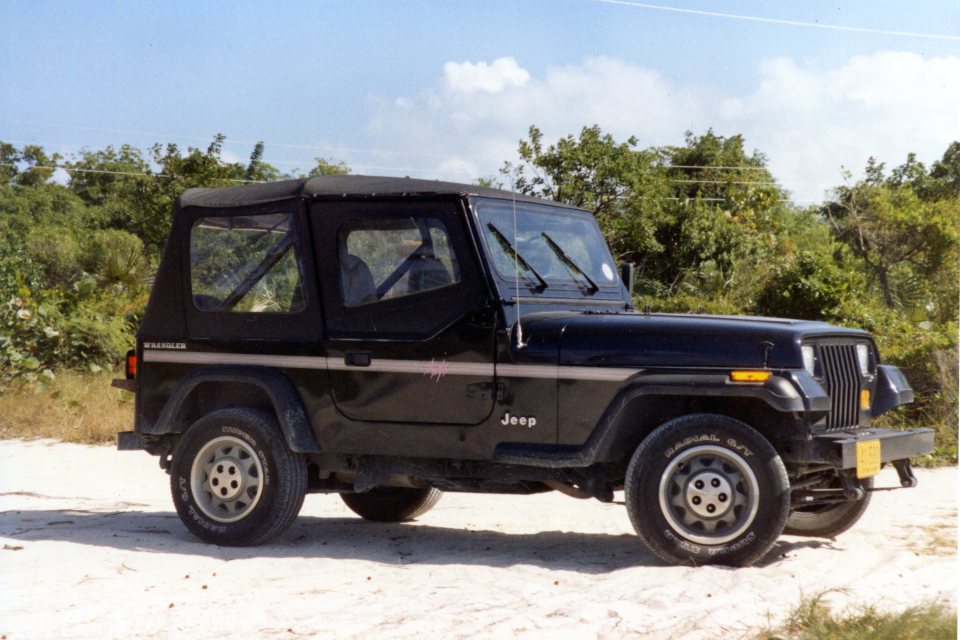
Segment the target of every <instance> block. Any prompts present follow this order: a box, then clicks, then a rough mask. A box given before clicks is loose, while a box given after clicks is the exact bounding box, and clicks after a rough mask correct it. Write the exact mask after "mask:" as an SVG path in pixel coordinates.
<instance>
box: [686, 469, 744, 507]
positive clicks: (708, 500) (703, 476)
mask: <svg viewBox="0 0 960 640" xmlns="http://www.w3.org/2000/svg"><path fill="white" fill-rule="evenodd" d="M733 492H734V487H733V485H732V484H731V483H730V480H729V478H727V476H725V475H722V474H719V473H714V472H713V471H703V472H701V473H698V474H696V475H695V476H694V477H693V478H691V479H690V481H689V482H687V486H686V490H685V491H684V497H685V499H686V502H687V507H688V508H689V509H690V510H691V511H693V512H694V513H695V514H696V515H697V516H699V517H701V518H721V517H723V516H724V515H725V514H726V513H727V512H728V511H729V510H730V509H731V508H732V507H733V504H734V501H733Z"/></svg>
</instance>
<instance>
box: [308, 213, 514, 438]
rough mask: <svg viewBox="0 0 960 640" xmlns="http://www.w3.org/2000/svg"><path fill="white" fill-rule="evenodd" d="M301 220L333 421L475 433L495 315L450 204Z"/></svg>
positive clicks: (486, 409)
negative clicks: (314, 274)
mask: <svg viewBox="0 0 960 640" xmlns="http://www.w3.org/2000/svg"><path fill="white" fill-rule="evenodd" d="M310 217H311V226H312V230H313V238H314V243H315V248H316V255H317V259H318V263H319V264H322V265H325V266H324V269H322V271H323V273H322V275H321V281H320V286H321V292H322V297H323V307H324V319H325V322H326V333H325V338H324V345H325V348H326V352H327V356H328V367H329V375H330V383H331V392H332V395H333V401H334V403H335V404H336V406H337V409H338V410H339V411H340V412H341V413H342V414H343V415H345V416H346V417H348V418H350V419H353V420H359V421H376V422H403V423H433V424H451V425H453V424H461V425H462V424H479V423H480V422H482V421H483V420H484V419H485V418H486V417H487V416H488V415H489V414H490V412H491V411H492V410H493V403H494V394H493V392H492V390H493V388H494V385H493V382H494V366H493V353H494V326H495V324H494V321H495V314H494V307H493V306H492V305H490V304H489V303H488V301H487V300H486V296H485V295H483V293H482V292H483V291H484V290H485V289H484V287H483V285H482V281H481V280H480V277H479V276H480V274H479V272H478V269H477V266H476V264H475V258H474V255H473V253H472V252H471V251H470V244H469V242H468V235H467V229H466V226H465V223H464V220H463V214H462V209H461V206H460V204H459V202H458V201H456V200H452V199H427V200H413V199H396V200H380V201H371V200H363V201H335V202H323V201H320V202H316V203H314V204H313V206H312V208H311V212H310Z"/></svg>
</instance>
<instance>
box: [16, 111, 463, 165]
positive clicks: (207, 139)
mask: <svg viewBox="0 0 960 640" xmlns="http://www.w3.org/2000/svg"><path fill="white" fill-rule="evenodd" d="M9 122H13V123H16V124H26V125H31V126H39V127H56V128H60V129H76V130H82V131H96V132H99V133H122V134H125V135H140V136H152V137H156V138H177V139H180V140H195V141H198V142H200V141H202V142H206V143H210V142H212V140H213V136H208V137H203V136H194V135H183V134H176V133H158V132H156V131H137V130H132V129H106V128H102V127H87V126H80V125H72V124H58V123H52V122H35V121H31V120H16V119H12V120H9ZM223 142H224V144H246V145H253V144H257V143H259V142H262V143H263V144H264V146H270V147H284V148H289V149H313V150H315V151H333V152H347V153H371V154H388V155H399V156H421V157H425V158H445V157H446V156H445V155H444V154H442V153H423V152H420V151H392V150H389V149H359V148H353V147H335V146H331V145H314V144H291V143H287V142H268V141H264V140H241V139H238V138H228V137H225V138H224V140H223ZM30 144H34V143H30Z"/></svg>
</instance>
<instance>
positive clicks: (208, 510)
mask: <svg viewBox="0 0 960 640" xmlns="http://www.w3.org/2000/svg"><path fill="white" fill-rule="evenodd" d="M170 488H171V491H172V493H173V502H174V505H175V506H176V508H177V514H178V515H179V516H180V520H181V521H182V522H183V524H184V525H185V526H186V527H187V529H189V530H190V531H191V532H192V533H193V534H194V535H196V536H197V537H198V538H200V539H202V540H204V541H206V542H212V543H214V544H220V545H225V546H248V545H257V544H262V543H264V542H266V541H268V540H270V539H271V538H274V537H275V536H277V535H279V534H280V533H282V532H283V531H284V530H286V529H287V527H289V526H290V525H291V524H292V523H293V521H294V520H295V519H296V517H297V514H298V513H299V512H300V507H301V506H302V505H303V498H304V495H305V494H306V490H307V467H306V462H305V461H304V459H303V456H300V455H298V454H296V453H294V452H292V451H291V450H290V449H289V448H288V447H287V443H286V441H285V440H284V438H283V435H282V434H281V433H280V426H279V425H278V424H277V421H276V420H275V419H274V417H273V416H272V415H270V414H267V413H265V412H262V411H257V410H253V409H241V408H235V409H222V410H219V411H214V412H212V413H210V414H207V415H206V416H204V417H203V418H201V419H200V420H198V421H197V422H195V423H194V424H193V426H191V427H190V428H189V429H188V430H187V431H186V433H184V434H183V436H182V437H181V438H180V441H179V442H178V443H177V447H176V449H175V450H174V452H173V460H172V463H171V467H170Z"/></svg>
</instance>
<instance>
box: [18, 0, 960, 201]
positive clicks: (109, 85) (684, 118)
mask: <svg viewBox="0 0 960 640" xmlns="http://www.w3.org/2000/svg"><path fill="white" fill-rule="evenodd" d="M838 4H839V5H840V6H837V5H838ZM656 7H660V8H656ZM665 7H666V8H677V9H689V10H692V11H698V12H713V13H723V14H731V15H739V16H745V17H752V18H759V19H763V20H781V21H782V20H786V21H797V22H802V23H810V24H820V25H835V26H847V27H856V28H860V29H866V30H873V31H876V32H861V31H849V30H835V29H824V28H817V27H813V26H797V25H787V24H780V23H775V22H766V21H757V20H745V19H737V18H733V17H721V16H715V15H705V14H704V13H680V12H676V11H669V10H666V9H665ZM890 31H897V32H913V33H920V34H928V35H931V36H947V37H946V38H932V37H916V36H907V35H896V34H891V33H880V32H890ZM531 124H536V125H538V126H540V127H541V129H543V131H544V133H545V134H546V135H547V137H548V139H551V140H552V139H555V138H556V137H559V136H562V135H565V134H567V133H576V132H578V131H579V130H580V128H581V127H583V126H587V125H592V124H599V125H600V126H601V127H602V128H603V129H604V130H607V131H610V132H611V133H613V134H614V135H615V136H617V137H618V138H620V139H623V138H626V137H628V136H630V135H636V136H637V137H638V138H639V140H640V144H641V145H642V146H649V145H661V144H679V143H681V142H682V140H683V135H684V132H685V131H686V130H688V129H690V130H693V131H694V132H695V133H701V132H703V131H705V130H706V129H707V128H708V127H713V129H714V130H715V131H716V132H717V133H720V134H724V135H731V134H735V133H742V134H744V136H745V138H746V142H747V145H748V147H749V148H750V149H758V150H760V151H761V152H763V153H765V154H766V155H767V156H768V157H769V160H770V165H771V168H772V169H773V171H774V173H775V175H776V176H777V177H778V178H779V179H780V180H781V181H782V182H783V183H784V184H785V186H787V187H788V188H789V189H791V191H792V192H793V193H794V195H795V196H796V198H797V200H799V201H801V202H811V201H816V200H818V199H820V198H821V197H822V196H823V192H824V190H825V189H827V188H828V187H829V186H831V185H835V184H838V183H839V182H840V181H841V180H842V175H841V170H842V168H843V167H846V168H849V169H851V170H853V171H854V172H855V173H856V172H858V171H859V170H860V169H861V168H862V167H863V165H864V163H865V161H866V159H867V157H868V156H869V155H877V156H878V157H879V158H880V159H881V160H884V161H887V162H888V164H896V163H899V162H901V161H902V160H903V158H904V156H905V154H906V153H907V152H908V151H916V152H917V153H918V154H919V156H920V158H921V160H924V161H927V162H930V161H932V160H935V159H936V158H938V157H939V155H940V154H942V152H943V150H944V149H945V148H946V146H947V144H949V142H950V141H951V140H954V139H958V138H960V2H956V1H955V0H951V1H939V2H937V1H932V0H931V1H926V2H911V3H893V2H884V3H878V2H875V1H873V2H866V1H863V2H839V3H838V2H826V1H823V0H808V1H805V2H778V3H771V2H756V1H747V0H741V1H735V0H715V1H710V0H699V1H693V0H669V1H668V0H662V1H661V2H658V3H632V2H622V3H617V2H609V1H602V0H528V1H524V2H519V1H518V2H505V1H491V0H486V1H483V2H472V1H468V0H464V1H459V2H452V1H448V2H439V1H438V2H425V1H424V2H413V1H411V2H402V1H393V2H390V1H387V0H381V1H367V0H353V1H348V0H328V1H323V2H285V3H262V2H173V1H168V2H131V3H127V2H106V1H100V2H84V3H81V2H32V1H31V2H27V1H20V0H4V1H3V2H2V3H0V140H5V141H11V142H14V143H17V144H23V143H28V142H29V143H37V144H42V145H43V146H45V147H46V148H48V149H49V150H52V151H59V152H61V153H64V154H69V153H76V152H77V151H79V150H80V149H81V148H83V147H87V148H92V149H96V148H101V147H104V146H106V145H108V144H114V145H116V144H122V143H130V144H133V145H135V146H139V147H142V148H146V147H148V146H149V145H151V144H152V143H154V142H177V143H179V144H181V145H184V146H186V145H191V144H192V145H196V146H202V147H205V146H206V144H207V142H208V141H209V140H210V138H211V137H212V136H213V135H214V134H215V133H217V132H222V133H224V134H225V135H226V136H227V144H226V145H225V147H224V149H225V153H226V155H227V157H229V158H231V159H245V158H246V157H247V156H248V155H249V153H250V150H251V148H252V142H253V141H255V140H264V141H265V142H266V143H267V148H266V156H265V159H266V160H267V161H269V162H273V163H274V164H276V166H278V167H279V168H280V169H283V170H291V169H293V168H295V167H299V168H301V169H306V168H308V167H310V166H311V165H312V164H313V158H314V157H316V156H324V157H327V158H334V159H340V160H344V161H346V162H347V163H348V164H350V165H351V166H352V167H354V170H355V171H356V172H358V173H372V174H391V175H413V176H416V177H436V178H442V179H450V180H460V181H470V180H473V179H475V178H477V177H479V176H490V175H493V174H494V173H495V172H496V170H497V168H499V166H500V165H501V164H502V163H503V161H504V160H508V159H513V157H514V155H515V149H516V143H517V141H518V140H519V139H520V138H521V137H523V136H524V135H525V133H526V130H527V127H528V126H529V125H531Z"/></svg>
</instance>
